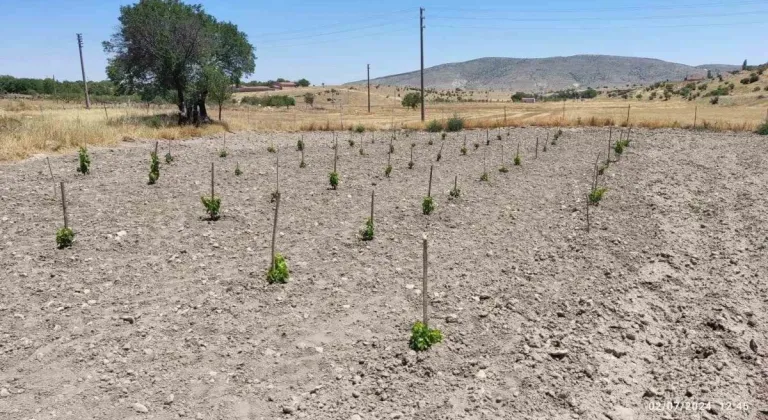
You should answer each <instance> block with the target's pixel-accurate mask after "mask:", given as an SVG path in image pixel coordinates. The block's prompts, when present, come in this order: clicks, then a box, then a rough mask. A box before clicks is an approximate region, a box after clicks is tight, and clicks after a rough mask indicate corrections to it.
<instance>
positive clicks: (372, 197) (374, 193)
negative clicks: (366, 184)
mask: <svg viewBox="0 0 768 420" xmlns="http://www.w3.org/2000/svg"><path fill="white" fill-rule="evenodd" d="M375 195H376V190H371V223H373V200H374V197H375Z"/></svg>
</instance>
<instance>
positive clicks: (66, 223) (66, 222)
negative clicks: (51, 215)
mask: <svg viewBox="0 0 768 420" xmlns="http://www.w3.org/2000/svg"><path fill="white" fill-rule="evenodd" d="M59 185H60V186H61V209H62V210H63V211H64V227H65V228H68V227H69V219H68V218H67V195H66V194H65V193H64V181H62V182H61V183H60V184H59Z"/></svg>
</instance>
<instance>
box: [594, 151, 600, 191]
mask: <svg viewBox="0 0 768 420" xmlns="http://www.w3.org/2000/svg"><path fill="white" fill-rule="evenodd" d="M598 162H600V152H598V153H597V159H595V180H594V182H593V183H592V189H593V190H595V189H597V163H598Z"/></svg>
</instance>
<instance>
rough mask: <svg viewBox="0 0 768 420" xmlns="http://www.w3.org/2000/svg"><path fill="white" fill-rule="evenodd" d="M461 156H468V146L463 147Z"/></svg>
mask: <svg viewBox="0 0 768 420" xmlns="http://www.w3.org/2000/svg"><path fill="white" fill-rule="evenodd" d="M461 154H462V155H466V154H467V146H461Z"/></svg>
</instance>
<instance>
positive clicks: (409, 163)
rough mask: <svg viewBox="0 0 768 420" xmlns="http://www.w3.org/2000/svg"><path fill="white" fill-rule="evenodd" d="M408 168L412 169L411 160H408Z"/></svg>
mask: <svg viewBox="0 0 768 420" xmlns="http://www.w3.org/2000/svg"><path fill="white" fill-rule="evenodd" d="M408 169H413V161H410V162H408Z"/></svg>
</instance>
